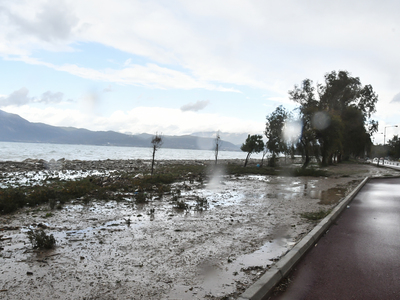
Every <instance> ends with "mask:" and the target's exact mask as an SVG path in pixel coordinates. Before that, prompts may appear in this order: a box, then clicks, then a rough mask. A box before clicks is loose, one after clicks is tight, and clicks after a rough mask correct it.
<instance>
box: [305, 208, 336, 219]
mask: <svg viewBox="0 0 400 300" xmlns="http://www.w3.org/2000/svg"><path fill="white" fill-rule="evenodd" d="M331 211H332V210H331V209H328V210H320V211H317V212H305V213H302V214H300V216H301V217H302V218H305V219H307V220H309V221H318V220H321V219H323V218H325V217H326V216H327V215H329V214H330V212H331Z"/></svg>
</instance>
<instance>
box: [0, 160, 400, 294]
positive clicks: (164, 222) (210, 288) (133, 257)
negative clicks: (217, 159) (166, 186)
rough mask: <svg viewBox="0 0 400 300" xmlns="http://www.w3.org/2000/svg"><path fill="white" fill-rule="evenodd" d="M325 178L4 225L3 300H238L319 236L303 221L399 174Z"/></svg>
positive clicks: (15, 219)
mask: <svg viewBox="0 0 400 300" xmlns="http://www.w3.org/2000/svg"><path fill="white" fill-rule="evenodd" d="M94 165H95V163H94ZM28 171H29V170H23V171H21V172H19V173H18V176H20V177H21V176H22V177H23V176H24V175H23V174H24V172H28ZM102 171H104V172H105V171H109V170H102ZM328 171H329V172H330V173H331V174H333V175H331V176H329V177H315V178H314V177H282V176H255V175H247V176H239V177H238V176H227V175H223V172H221V174H215V176H214V177H212V178H210V179H209V180H207V181H205V182H204V183H203V184H202V183H200V182H193V183H188V182H186V183H185V184H184V183H175V184H174V187H175V188H176V189H180V190H181V198H182V199H184V201H185V203H187V204H188V205H189V207H188V208H187V209H178V208H176V207H175V206H176V205H173V204H172V202H171V197H172V195H166V196H164V197H163V198H162V199H154V200H153V201H151V202H150V203H148V204H141V205H140V204H136V203H135V202H134V201H133V200H132V199H130V198H129V195H127V197H126V201H120V202H115V201H109V202H104V201H99V202H98V201H92V202H90V203H89V204H87V205H84V204H82V202H81V201H72V202H69V203H68V204H67V205H65V206H64V207H63V208H62V209H61V210H50V209H49V207H48V205H43V206H39V207H36V208H33V209H32V208H26V209H21V210H20V211H18V212H16V213H13V214H10V215H1V216H0V218H1V219H0V220H1V222H0V228H1V229H2V231H0V240H1V241H0V246H1V250H0V256H1V258H0V299H235V298H237V297H238V295H240V294H241V293H242V292H243V291H244V290H245V289H246V288H247V287H248V286H249V285H251V284H252V283H253V282H254V281H255V280H256V279H258V278H259V277H260V276H261V275H262V274H263V272H264V271H265V270H266V269H268V268H269V267H270V266H271V265H272V264H274V263H275V262H276V261H278V260H279V258H280V257H281V256H282V255H284V254H285V253H286V252H287V251H288V250H290V249H291V248H292V247H293V246H294V245H295V243H296V242H298V241H299V240H300V239H301V238H302V237H303V236H304V235H305V234H307V233H308V232H309V231H310V230H311V229H312V228H313V227H314V226H315V224H316V223H314V222H312V221H309V220H307V219H305V218H303V217H301V213H304V212H316V211H320V210H328V209H330V208H332V207H333V206H335V205H337V203H338V202H339V201H340V200H341V199H343V197H344V196H345V195H346V194H348V193H349V192H350V191H351V190H352V189H353V188H354V187H355V186H356V185H357V184H358V183H359V182H360V181H361V180H362V179H363V178H365V177H366V176H371V175H390V174H399V172H397V171H394V170H390V169H383V168H377V167H375V166H371V165H364V164H352V165H350V164H341V165H338V166H333V167H330V168H329V170H328ZM85 172H87V170H85ZM7 174H8V175H10V176H6V174H5V173H4V169H3V175H2V178H3V179H4V178H8V180H10V178H12V176H11V175H13V174H14V175H15V174H17V173H11V172H7ZM21 174H22V175H21ZM107 174H109V173H107ZM199 199H202V200H204V199H205V200H206V201H202V202H201V201H200V202H199ZM128 220H129V221H128ZM29 228H44V230H45V232H46V233H48V234H53V235H54V237H55V239H56V241H57V244H56V247H55V248H54V249H51V250H37V249H33V248H32V245H31V244H30V242H29V240H28V237H27V231H28V229H29Z"/></svg>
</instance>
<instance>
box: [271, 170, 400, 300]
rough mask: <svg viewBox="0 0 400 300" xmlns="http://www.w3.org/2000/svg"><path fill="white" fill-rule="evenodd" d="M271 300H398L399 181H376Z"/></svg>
mask: <svg viewBox="0 0 400 300" xmlns="http://www.w3.org/2000/svg"><path fill="white" fill-rule="evenodd" d="M349 206H350V207H349V208H348V209H346V210H345V211H344V212H343V213H342V214H341V216H340V217H339V218H338V219H337V221H336V224H335V225H333V226H331V228H330V229H329V231H328V233H327V234H325V235H324V236H323V237H322V238H321V239H320V240H319V241H318V244H317V245H316V247H314V248H312V249H311V250H310V252H309V253H307V254H306V256H305V257H304V258H303V259H302V260H301V261H300V263H299V264H298V265H297V267H296V268H295V270H294V271H292V273H291V274H290V276H289V278H290V279H291V280H292V281H293V282H292V283H290V285H289V287H288V289H287V290H286V292H284V293H283V294H280V295H276V296H272V297H270V298H267V299H274V300H276V299H290V300H297V299H307V300H313V299H318V300H319V299H323V300H331V299H332V300H333V299H337V300H347V299H360V300H368V299H371V300H372V299H374V300H377V299H385V300H390V299H400V178H387V179H372V180H370V181H369V182H367V184H366V185H365V186H364V187H363V188H362V189H361V191H360V192H359V193H358V195H357V196H356V197H355V198H354V199H353V201H352V202H350V204H349Z"/></svg>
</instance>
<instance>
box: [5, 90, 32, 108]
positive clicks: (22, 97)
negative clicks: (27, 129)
mask: <svg viewBox="0 0 400 300" xmlns="http://www.w3.org/2000/svg"><path fill="white" fill-rule="evenodd" d="M28 93H29V90H28V89H27V88H26V87H22V88H20V89H19V90H16V91H14V92H12V93H11V94H10V95H9V96H7V97H2V98H0V105H1V106H9V105H15V106H20V105H25V104H27V103H29V102H33V98H31V97H28Z"/></svg>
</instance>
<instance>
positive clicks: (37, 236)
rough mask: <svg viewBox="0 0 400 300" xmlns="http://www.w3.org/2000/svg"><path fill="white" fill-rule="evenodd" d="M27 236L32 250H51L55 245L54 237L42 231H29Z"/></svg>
mask: <svg viewBox="0 0 400 300" xmlns="http://www.w3.org/2000/svg"><path fill="white" fill-rule="evenodd" d="M27 235H28V239H29V241H30V242H31V244H32V247H33V248H39V249H51V248H53V247H54V245H55V244H56V239H55V238H54V236H53V235H52V234H50V235H47V234H46V233H45V232H44V231H43V229H40V230H37V231H34V230H33V229H29V231H28V233H27Z"/></svg>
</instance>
